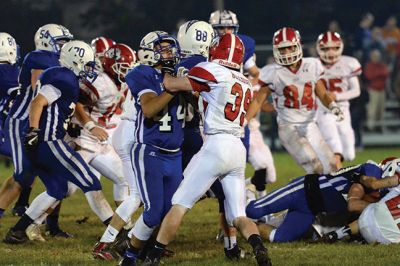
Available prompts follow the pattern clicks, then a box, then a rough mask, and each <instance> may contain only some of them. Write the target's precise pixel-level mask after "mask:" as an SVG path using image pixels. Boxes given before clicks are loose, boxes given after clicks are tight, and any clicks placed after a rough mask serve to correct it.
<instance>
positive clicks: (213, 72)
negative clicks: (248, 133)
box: [188, 62, 252, 137]
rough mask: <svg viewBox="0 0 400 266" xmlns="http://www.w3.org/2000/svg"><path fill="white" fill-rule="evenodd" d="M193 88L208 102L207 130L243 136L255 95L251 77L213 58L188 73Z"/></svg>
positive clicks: (211, 132) (205, 123) (205, 127)
mask: <svg viewBox="0 0 400 266" xmlns="http://www.w3.org/2000/svg"><path fill="white" fill-rule="evenodd" d="M188 78H189V80H190V81H191V84H192V86H193V89H194V90H195V91H200V95H201V96H202V98H203V100H204V101H205V102H206V103H207V107H206V108H205V109H204V134H206V135H214V134H219V133H227V134H232V135H234V136H236V137H241V136H242V132H243V128H242V127H243V123H244V118H245V115H246V111H247V108H248V106H249V104H250V101H251V97H252V86H251V84H250V81H249V80H248V79H247V78H246V77H245V76H244V75H243V74H241V73H239V72H236V71H233V70H230V69H228V68H226V67H223V66H221V65H218V64H217V63H213V62H202V63H199V64H197V65H196V66H195V67H193V68H192V69H191V70H190V71H189V74H188Z"/></svg>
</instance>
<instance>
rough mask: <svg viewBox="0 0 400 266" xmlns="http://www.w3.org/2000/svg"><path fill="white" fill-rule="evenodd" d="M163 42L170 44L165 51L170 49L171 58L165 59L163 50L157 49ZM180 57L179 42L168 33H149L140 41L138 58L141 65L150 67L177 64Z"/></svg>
mask: <svg viewBox="0 0 400 266" xmlns="http://www.w3.org/2000/svg"><path fill="white" fill-rule="evenodd" d="M161 42H168V43H170V45H169V46H168V47H165V48H163V49H170V50H171V53H172V57H171V58H163V56H162V55H161V52H162V49H159V48H157V45H159V44H160V43H161ZM179 57H180V47H179V44H178V41H177V40H176V39H175V38H174V37H172V36H171V35H169V34H168V33H166V32H165V31H152V32H150V33H148V34H147V35H146V36H144V37H143V39H142V40H141V41H140V48H139V50H138V58H139V61H140V63H141V64H144V65H148V66H156V65H158V64H161V63H166V62H167V63H170V64H173V65H175V64H177V63H178V62H179V59H180V58H179Z"/></svg>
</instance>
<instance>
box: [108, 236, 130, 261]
mask: <svg viewBox="0 0 400 266" xmlns="http://www.w3.org/2000/svg"><path fill="white" fill-rule="evenodd" d="M128 233H129V230H126V229H122V230H121V231H120V232H119V234H118V235H117V238H116V239H115V241H114V242H113V243H112V244H111V245H110V249H112V250H113V252H116V253H117V254H118V255H119V256H121V257H122V256H124V254H125V251H126V250H127V249H128V247H129V237H128Z"/></svg>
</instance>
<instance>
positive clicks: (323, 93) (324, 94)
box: [315, 79, 334, 108]
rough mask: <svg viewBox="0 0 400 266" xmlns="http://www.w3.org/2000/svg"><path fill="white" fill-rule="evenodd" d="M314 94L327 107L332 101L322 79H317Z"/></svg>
mask: <svg viewBox="0 0 400 266" xmlns="http://www.w3.org/2000/svg"><path fill="white" fill-rule="evenodd" d="M315 94H316V95H317V97H318V98H319V99H320V101H321V102H322V104H323V105H325V106H326V107H327V108H329V106H330V104H331V103H333V102H334V101H333V99H332V97H331V96H330V95H329V93H328V90H327V89H326V87H325V84H324V82H323V81H322V79H320V80H318V81H317V84H316V85H315Z"/></svg>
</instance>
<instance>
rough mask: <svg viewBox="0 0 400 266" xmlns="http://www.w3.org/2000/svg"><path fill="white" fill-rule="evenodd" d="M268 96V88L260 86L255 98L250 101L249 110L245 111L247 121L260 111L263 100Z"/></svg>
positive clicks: (269, 91)
mask: <svg viewBox="0 0 400 266" xmlns="http://www.w3.org/2000/svg"><path fill="white" fill-rule="evenodd" d="M270 94H271V90H270V89H269V88H268V86H262V87H261V88H260V89H259V91H258V93H257V96H256V97H255V98H254V99H253V100H252V101H251V103H250V106H249V109H248V110H247V113H246V119H247V121H249V120H250V119H252V118H253V117H254V116H255V115H256V114H257V113H258V111H259V110H260V109H261V107H262V106H263V104H264V102H265V100H266V99H267V97H268V96H269V95H270Z"/></svg>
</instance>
